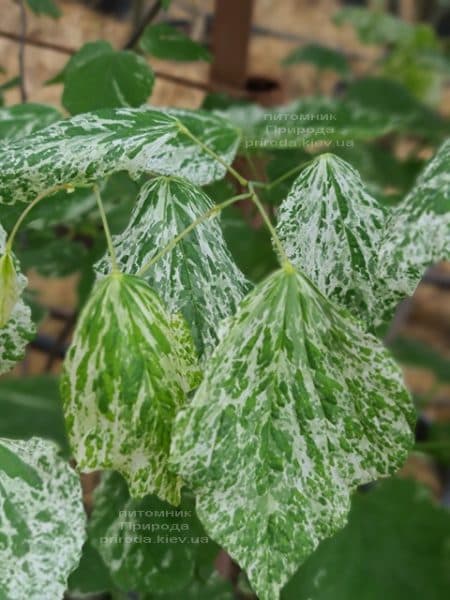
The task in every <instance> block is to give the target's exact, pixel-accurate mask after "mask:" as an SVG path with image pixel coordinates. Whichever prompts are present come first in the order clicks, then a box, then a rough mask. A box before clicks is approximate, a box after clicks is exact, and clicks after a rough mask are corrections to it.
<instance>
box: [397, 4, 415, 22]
mask: <svg viewBox="0 0 450 600" xmlns="http://www.w3.org/2000/svg"><path fill="white" fill-rule="evenodd" d="M417 8H418V7H417V3H416V0H400V16H401V17H402V19H404V20H405V21H408V22H409V23H414V22H415V21H417V13H418V10H417Z"/></svg>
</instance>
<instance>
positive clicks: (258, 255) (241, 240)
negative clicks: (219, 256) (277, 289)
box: [221, 206, 278, 283]
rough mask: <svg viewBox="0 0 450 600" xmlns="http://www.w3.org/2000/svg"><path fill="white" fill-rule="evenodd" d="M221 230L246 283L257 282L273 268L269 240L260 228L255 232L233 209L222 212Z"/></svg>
mask: <svg viewBox="0 0 450 600" xmlns="http://www.w3.org/2000/svg"><path fill="white" fill-rule="evenodd" d="M221 227H222V230H223V235H224V238H225V240H226V243H227V245H228V247H229V249H230V252H231V254H232V255H233V258H234V260H235V261H236V264H237V265H238V267H239V268H240V269H241V270H242V272H243V273H245V276H246V277H248V278H249V279H250V281H252V282H254V283H256V282H258V281H261V279H263V278H264V277H266V276H267V275H269V273H272V271H274V270H275V269H276V268H277V266H278V263H277V259H276V256H275V254H274V252H273V245H272V240H271V237H270V234H269V233H268V231H267V230H266V229H265V228H264V227H261V228H259V229H255V228H254V227H253V226H252V225H251V224H249V223H248V222H247V221H246V219H245V218H244V215H243V214H242V211H240V210H239V209H238V208H236V207H235V206H229V207H228V208H226V209H225V210H224V211H222V215H221Z"/></svg>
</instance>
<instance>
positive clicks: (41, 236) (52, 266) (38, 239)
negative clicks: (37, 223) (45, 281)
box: [17, 225, 89, 277]
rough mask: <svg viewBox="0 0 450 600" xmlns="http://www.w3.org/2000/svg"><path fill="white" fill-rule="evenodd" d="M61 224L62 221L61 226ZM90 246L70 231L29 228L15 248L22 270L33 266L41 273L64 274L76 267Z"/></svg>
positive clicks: (82, 261) (70, 272)
mask: <svg viewBox="0 0 450 600" xmlns="http://www.w3.org/2000/svg"><path fill="white" fill-rule="evenodd" d="M63 227H64V225H62V228H63ZM88 253H89V249H88V247H87V246H86V243H84V241H83V240H78V241H77V240H76V239H73V232H72V231H71V230H70V229H69V231H68V232H67V233H63V230H62V231H59V230H57V231H56V232H55V231H54V230H52V229H34V228H33V229H29V230H28V231H27V235H26V238H25V239H24V244H23V247H21V248H19V249H18V250H17V254H18V256H19V257H20V262H21V264H22V266H23V268H24V270H29V269H36V271H37V272H38V273H39V274H40V275H43V276H44V277H67V276H68V275H71V274H72V273H75V272H77V271H79V269H80V267H82V265H83V263H84V261H85V260H86V257H87V256H88Z"/></svg>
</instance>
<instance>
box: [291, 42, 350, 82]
mask: <svg viewBox="0 0 450 600" xmlns="http://www.w3.org/2000/svg"><path fill="white" fill-rule="evenodd" d="M298 63H309V64H311V65H313V66H314V67H316V69H319V70H320V71H325V70H331V71H335V72H336V73H339V74H340V75H348V74H349V72H350V67H349V64H348V61H347V58H346V56H345V54H343V53H342V52H340V51H339V50H335V49H334V48H328V47H327V46H321V45H320V44H307V45H306V46H300V48H296V49H295V50H293V51H292V52H291V53H290V54H289V55H288V56H287V57H286V58H285V59H284V60H283V64H284V65H286V66H290V65H296V64H298Z"/></svg>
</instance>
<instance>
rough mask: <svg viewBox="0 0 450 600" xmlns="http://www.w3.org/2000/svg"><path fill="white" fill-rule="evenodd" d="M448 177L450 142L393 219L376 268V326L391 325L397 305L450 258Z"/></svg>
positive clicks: (433, 160)
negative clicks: (427, 272)
mask: <svg viewBox="0 0 450 600" xmlns="http://www.w3.org/2000/svg"><path fill="white" fill-rule="evenodd" d="M449 172H450V140H447V141H446V142H445V143H444V144H443V145H442V146H441V148H440V149H439V150H438V152H437V153H436V155H435V156H434V158H433V159H432V160H431V161H430V162H429V163H428V165H427V167H426V168H425V170H424V171H423V173H422V174H421V175H420V176H419V178H418V180H417V182H416V184H415V186H414V187H413V189H412V190H411V192H410V193H409V194H408V196H407V197H406V198H405V199H404V200H403V201H402V202H401V203H400V204H398V205H397V206H396V207H395V209H394V210H393V212H392V213H391V216H390V219H389V221H388V223H387V226H386V230H385V235H384V236H383V240H382V244H381V247H380V252H379V259H378V265H377V271H378V278H379V280H380V285H379V289H378V290H377V297H378V299H379V303H378V305H377V307H376V310H375V313H374V316H373V319H374V322H375V324H376V325H381V324H382V323H383V322H384V321H385V320H386V319H390V318H391V317H392V315H393V312H394V310H395V307H396V305H397V304H398V302H400V300H402V299H403V298H405V297H407V296H411V295H412V294H413V293H414V290H415V289H416V287H417V285H418V284H419V282H420V280H421V278H422V276H423V275H424V273H425V270H426V269H427V268H428V267H429V266H431V265H432V264H434V263H437V262H439V261H440V260H446V259H449V258H450V176H449Z"/></svg>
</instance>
